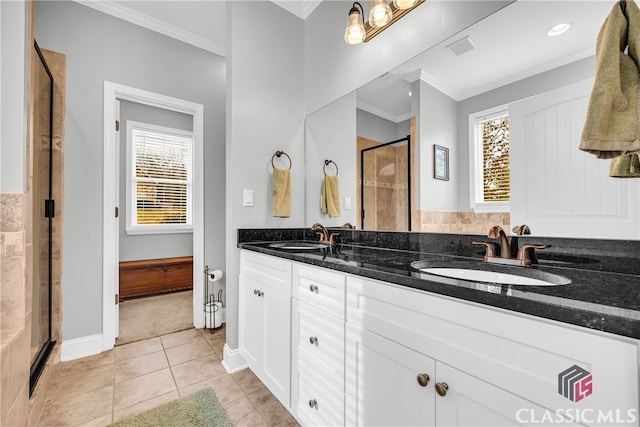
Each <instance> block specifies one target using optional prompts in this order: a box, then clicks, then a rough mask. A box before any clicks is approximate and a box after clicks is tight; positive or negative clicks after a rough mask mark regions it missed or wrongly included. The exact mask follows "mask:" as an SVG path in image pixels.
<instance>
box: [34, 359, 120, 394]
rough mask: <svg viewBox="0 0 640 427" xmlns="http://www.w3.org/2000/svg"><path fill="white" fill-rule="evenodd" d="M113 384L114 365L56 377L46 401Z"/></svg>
mask: <svg viewBox="0 0 640 427" xmlns="http://www.w3.org/2000/svg"><path fill="white" fill-rule="evenodd" d="M112 384H113V365H106V366H101V367H99V368H93V369H87V370H84V371H80V372H76V373H73V374H68V375H65V376H63V377H60V378H57V377H56V378H54V379H53V381H52V383H51V386H50V388H49V390H48V392H47V398H46V401H47V402H50V401H54V400H61V399H66V398H69V397H71V396H74V395H77V394H82V393H86V392H88V391H91V390H96V389H98V388H102V387H105V386H107V385H112Z"/></svg>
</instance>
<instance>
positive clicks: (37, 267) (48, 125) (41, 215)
mask: <svg viewBox="0 0 640 427" xmlns="http://www.w3.org/2000/svg"><path fill="white" fill-rule="evenodd" d="M34 49H35V54H34V55H35V56H34V67H35V68H36V70H35V82H34V83H35V84H34V95H33V96H34V98H35V99H34V116H33V182H32V194H33V224H32V225H33V289H32V311H31V371H30V380H29V394H31V393H32V392H33V389H34V388H35V385H36V383H37V381H38V377H39V376H40V373H41V372H42V369H43V368H44V366H45V363H46V362H47V358H48V357H49V354H50V353H51V349H52V348H53V345H54V344H55V343H54V342H52V341H51V273H52V271H51V267H52V265H51V248H52V240H51V238H52V229H51V227H52V219H53V215H54V205H53V200H52V180H51V178H52V173H51V172H52V171H51V166H52V154H53V151H52V150H53V147H52V143H53V137H52V134H53V132H52V131H53V129H52V127H53V126H52V125H53V76H52V74H51V72H50V70H49V67H48V66H47V63H46V62H45V60H44V57H43V56H42V52H41V51H40V49H39V48H38V45H37V44H35V45H34Z"/></svg>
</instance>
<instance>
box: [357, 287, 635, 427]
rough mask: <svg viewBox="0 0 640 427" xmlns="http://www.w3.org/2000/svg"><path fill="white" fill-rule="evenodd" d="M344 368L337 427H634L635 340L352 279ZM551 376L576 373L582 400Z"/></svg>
mask: <svg viewBox="0 0 640 427" xmlns="http://www.w3.org/2000/svg"><path fill="white" fill-rule="evenodd" d="M574 365H577V366H579V367H580V368H581V369H584V373H582V374H578V376H577V377H571V376H568V375H563V374H562V373H563V372H565V371H567V370H570V369H571V368H572V367H573V366H574ZM346 366H347V367H346V424H347V425H383V424H384V425H389V424H392V425H416V424H420V425H436V426H442V425H491V426H498V425H518V424H523V425H524V424H535V423H537V424H540V423H541V422H542V423H543V424H545V423H546V424H549V423H550V422H552V421H549V417H552V418H554V419H557V418H558V417H561V416H564V417H565V421H564V423H563V425H571V423H570V422H567V421H566V418H569V419H573V420H576V421H580V422H577V423H576V424H581V423H582V424H586V425H597V424H601V425H611V424H615V423H616V421H617V420H618V421H619V420H621V419H624V420H625V422H624V423H620V422H619V423H620V424H625V425H638V417H637V415H638V414H637V411H638V346H637V342H636V341H634V340H630V339H624V338H620V339H618V338H617V337H613V336H610V335H605V334H598V333H597V332H595V331H594V332H590V331H586V330H581V329H579V328H575V327H568V326H567V327H565V326H564V325H560V324H558V323H555V322H547V321H544V320H542V319H536V318H532V317H530V316H524V315H518V314H511V313H505V312H504V311H501V310H495V309H491V308H490V307H483V306H479V305H477V304H474V303H465V302H464V301H459V300H454V299H451V298H446V297H440V296H436V295H432V294H428V293H425V292H421V291H417V290H413V289H409V288H403V287H399V286H395V285H391V284H388V283H383V282H377V281H373V280H368V279H363V278H359V277H349V278H348V279H347V334H346ZM574 374H575V373H574ZM420 375H428V376H429V381H428V383H427V384H426V385H425V386H424V387H423V386H422V384H421V383H419V382H418V380H419V379H420V378H419V376H420ZM560 377H562V378H567V384H569V385H573V386H574V387H575V386H576V384H577V382H580V381H577V380H579V379H580V378H581V377H582V380H583V381H584V382H583V383H582V384H583V385H584V387H582V388H581V392H582V393H583V394H584V397H583V398H582V399H578V398H574V401H572V400H569V399H568V398H566V397H564V396H563V395H562V394H560V393H559V391H560V390H559V379H560ZM423 379H424V378H423ZM422 383H424V381H422ZM445 384H446V387H445ZM589 387H591V391H592V393H589ZM573 390H574V391H575V392H576V393H578V394H579V393H580V390H577V389H575V388H573ZM438 391H440V393H438ZM578 394H576V396H578ZM556 411H559V412H562V413H563V414H564V415H559V414H558V412H556ZM600 413H601V414H603V415H602V418H601V419H600V421H599V420H598V416H599V414H600ZM545 417H546V418H545ZM611 417H614V418H611ZM615 417H618V418H615ZM544 419H546V421H542V420H544ZM628 421H632V422H630V423H629V422H628ZM556 422H558V421H556Z"/></svg>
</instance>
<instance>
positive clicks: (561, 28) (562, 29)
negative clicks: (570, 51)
mask: <svg viewBox="0 0 640 427" xmlns="http://www.w3.org/2000/svg"><path fill="white" fill-rule="evenodd" d="M572 25H573V22H561V23H559V24H556V25H554V26H553V27H551V28H549V30H548V31H547V35H548V36H549V37H553V36H559V35H560V34H564V33H566V32H567V31H569V28H571V26H572Z"/></svg>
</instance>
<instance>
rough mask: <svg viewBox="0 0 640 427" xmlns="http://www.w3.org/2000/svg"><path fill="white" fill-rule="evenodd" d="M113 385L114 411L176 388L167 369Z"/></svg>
mask: <svg viewBox="0 0 640 427" xmlns="http://www.w3.org/2000/svg"><path fill="white" fill-rule="evenodd" d="M114 387H115V388H114V392H113V410H114V411H119V410H121V409H123V408H126V407H128V406H133V405H136V404H138V403H140V402H144V401H145V400H149V399H152V398H154V397H158V396H160V395H163V394H166V393H169V392H171V391H176V390H177V389H176V386H175V383H174V381H173V376H172V375H171V370H169V369H163V370H161V371H156V372H152V373H150V374H146V375H142V376H139V377H136V378H132V379H129V380H125V381H122V382H119V383H116V384H115V386H114Z"/></svg>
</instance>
